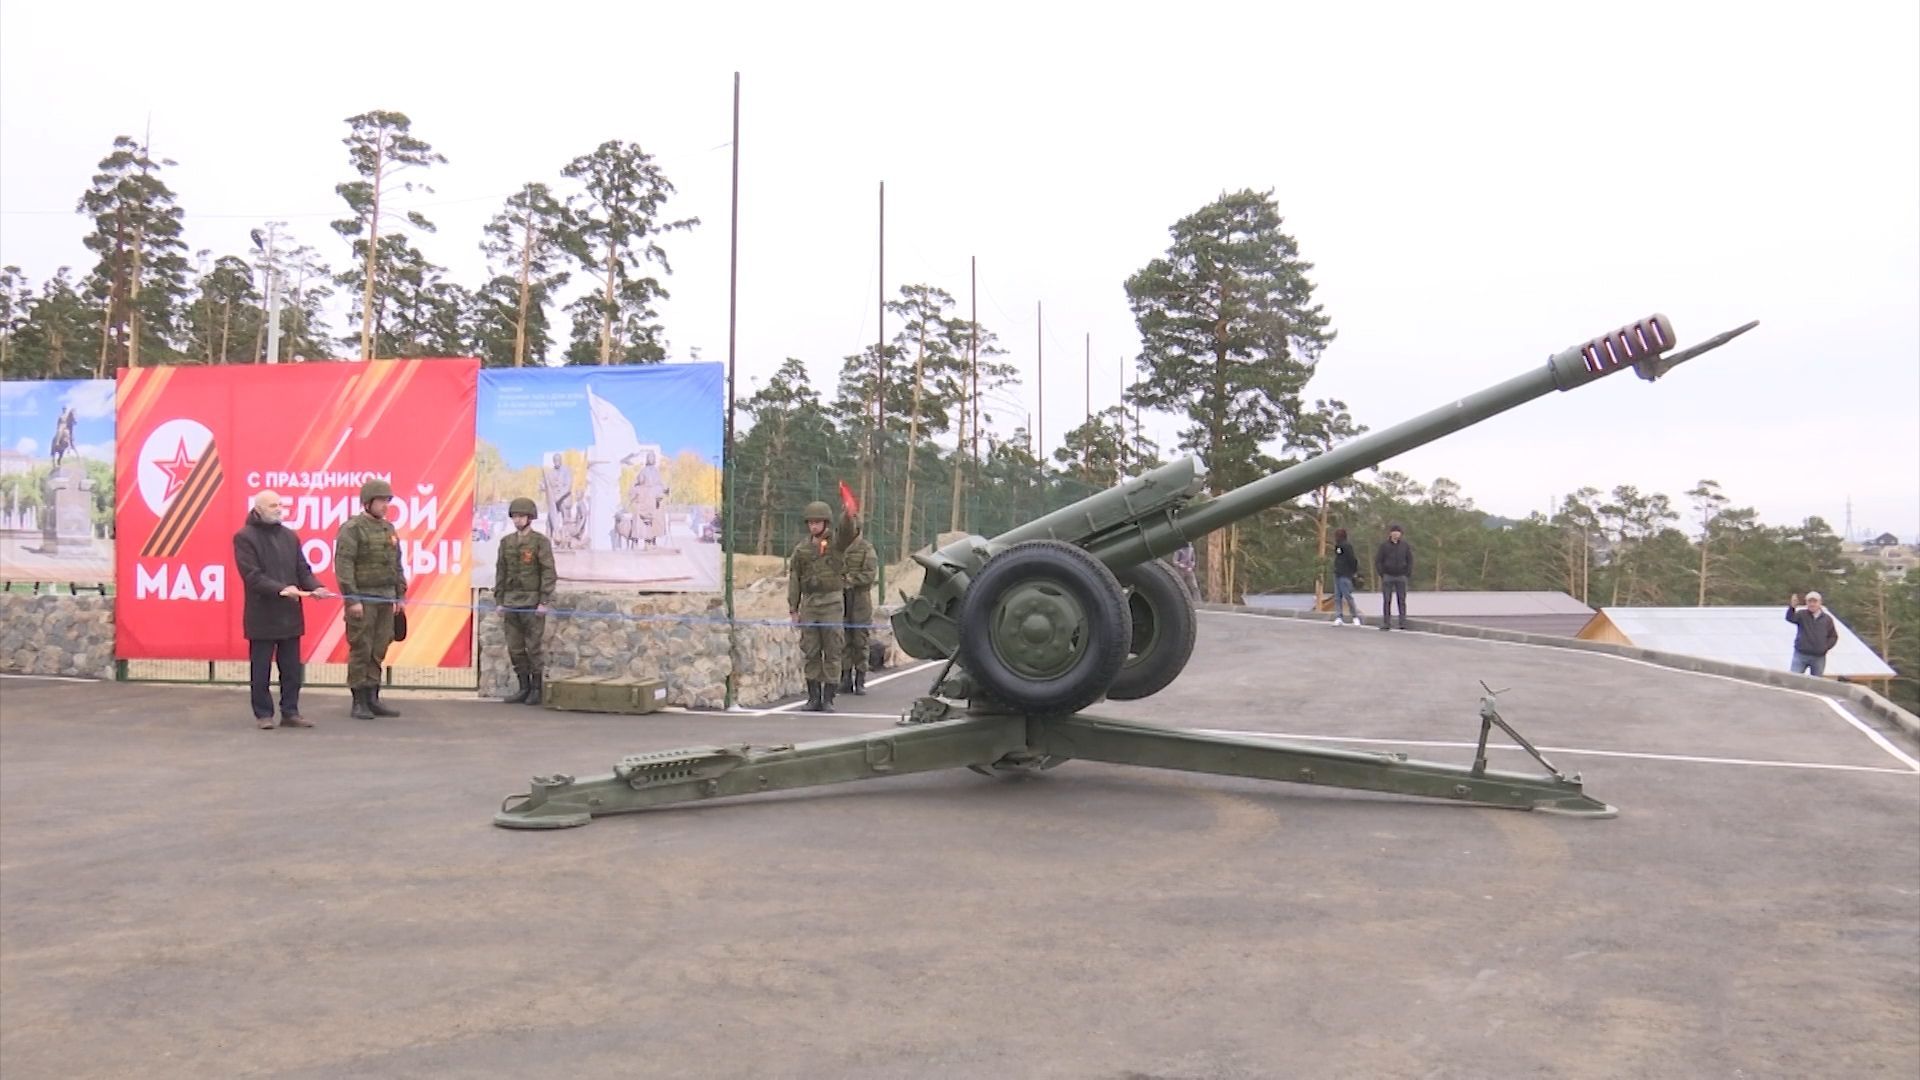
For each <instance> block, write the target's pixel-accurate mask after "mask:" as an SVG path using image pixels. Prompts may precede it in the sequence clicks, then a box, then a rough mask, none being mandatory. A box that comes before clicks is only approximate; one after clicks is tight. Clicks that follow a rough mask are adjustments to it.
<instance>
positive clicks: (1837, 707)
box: [1795, 690, 1920, 773]
mask: <svg viewBox="0 0 1920 1080" xmlns="http://www.w3.org/2000/svg"><path fill="white" fill-rule="evenodd" d="M1805 692H1806V691H1804V690H1801V691H1795V693H1805ZM1813 696H1814V697H1817V698H1820V700H1821V701H1824V702H1826V703H1827V705H1828V706H1829V707H1831V708H1832V709H1833V711H1834V712H1837V713H1839V714H1840V719H1842V720H1845V721H1846V722H1847V723H1849V724H1852V725H1853V726H1854V727H1857V728H1859V729H1860V731H1861V732H1862V733H1863V734H1865V735H1866V737H1867V738H1869V739H1872V740H1873V741H1874V742H1877V743H1879V744H1880V749H1882V750H1885V751H1886V752H1887V753H1889V754H1892V755H1893V756H1894V757H1897V758H1899V759H1900V760H1901V761H1904V762H1906V763H1907V767H1908V768H1909V769H1912V770H1913V771H1914V772H1916V773H1920V761H1915V760H1913V758H1912V757H1911V756H1910V755H1909V754H1908V753H1907V752H1906V751H1904V750H1902V749H1900V748H1899V747H1897V746H1895V745H1893V744H1892V743H1891V742H1888V741H1887V737H1886V736H1885V735H1882V734H1880V733H1879V732H1877V731H1875V730H1873V729H1872V728H1870V727H1868V726H1867V725H1866V724H1865V723H1863V722H1861V720H1860V718H1859V717H1857V716H1855V715H1853V714H1852V713H1850V712H1848V711H1847V710H1846V707H1845V706H1844V705H1841V704H1840V703H1839V702H1837V701H1835V700H1833V699H1832V698H1830V697H1823V696H1821V695H1819V694H1815V695H1813Z"/></svg>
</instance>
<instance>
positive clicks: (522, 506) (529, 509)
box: [507, 495, 540, 518]
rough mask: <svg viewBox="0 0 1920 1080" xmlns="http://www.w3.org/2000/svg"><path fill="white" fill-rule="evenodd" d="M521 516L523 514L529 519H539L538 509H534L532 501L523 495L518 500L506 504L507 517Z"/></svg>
mask: <svg viewBox="0 0 1920 1080" xmlns="http://www.w3.org/2000/svg"><path fill="white" fill-rule="evenodd" d="M521 514H525V515H527V516H528V517H530V518H531V517H539V516H540V509H539V507H536V506H534V505H533V500H532V499H529V498H527V497H526V496H525V495H522V496H520V497H519V498H517V499H515V500H513V501H512V502H510V503H508V504H507V516H508V517H518V516H519V515H521Z"/></svg>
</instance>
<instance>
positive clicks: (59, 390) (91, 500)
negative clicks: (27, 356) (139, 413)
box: [0, 379, 114, 585]
mask: <svg viewBox="0 0 1920 1080" xmlns="http://www.w3.org/2000/svg"><path fill="white" fill-rule="evenodd" d="M113 401H114V398H113V380H112V379H63V380H57V381H47V382H0V581H3V582H38V583H43V584H44V583H55V584H74V585H105V584H107V583H109V582H111V581H112V580H113V539H112V538H113V494H114V487H113V452H114V442H113V440H114V412H113Z"/></svg>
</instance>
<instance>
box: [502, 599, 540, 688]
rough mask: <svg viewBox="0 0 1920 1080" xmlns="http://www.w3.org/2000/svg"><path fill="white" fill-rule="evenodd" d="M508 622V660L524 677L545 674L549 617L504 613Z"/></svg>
mask: <svg viewBox="0 0 1920 1080" xmlns="http://www.w3.org/2000/svg"><path fill="white" fill-rule="evenodd" d="M501 614H502V618H504V619H505V620H506V633H507V659H508V660H511V661H512V662H513V670H514V671H516V672H518V673H520V674H523V675H539V674H542V673H543V672H545V670H546V662H547V654H546V648H545V643H546V638H547V617H546V616H545V615H541V614H538V613H536V612H532V611H507V612H502V613H501Z"/></svg>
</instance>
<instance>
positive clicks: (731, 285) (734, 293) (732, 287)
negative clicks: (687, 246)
mask: <svg viewBox="0 0 1920 1080" xmlns="http://www.w3.org/2000/svg"><path fill="white" fill-rule="evenodd" d="M729 225H730V228H731V229H732V234H731V237H730V240H729V246H728V252H727V441H726V445H725V447H724V449H723V450H722V454H723V455H724V456H723V457H722V459H721V462H720V483H721V486H723V487H724V488H726V494H725V497H724V499H723V501H722V506H723V509H722V510H721V513H722V514H724V515H725V518H724V521H725V523H726V528H725V529H724V530H723V532H722V535H721V539H722V540H724V541H725V542H726V557H727V567H726V571H727V572H726V602H727V661H728V663H727V686H726V700H725V702H724V707H725V708H728V709H731V708H733V706H734V695H735V692H736V689H735V687H734V684H733V661H734V658H735V657H737V656H738V655H739V648H738V644H739V638H738V635H737V633H736V631H737V630H738V627H737V626H736V625H735V623H734V617H733V550H734V548H737V547H739V546H740V541H739V539H738V537H739V535H740V523H739V521H738V520H737V519H736V518H735V517H734V515H733V489H734V476H733V464H734V462H733V420H734V403H735V402H736V401H738V400H739V396H738V395H737V394H735V393H734V391H733V380H734V376H735V373H736V367H735V361H736V359H737V357H738V349H737V345H738V342H739V334H738V327H739V312H740V73H739V72H737V71H736V72H734V73H733V209H732V217H731V220H730V222H729Z"/></svg>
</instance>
